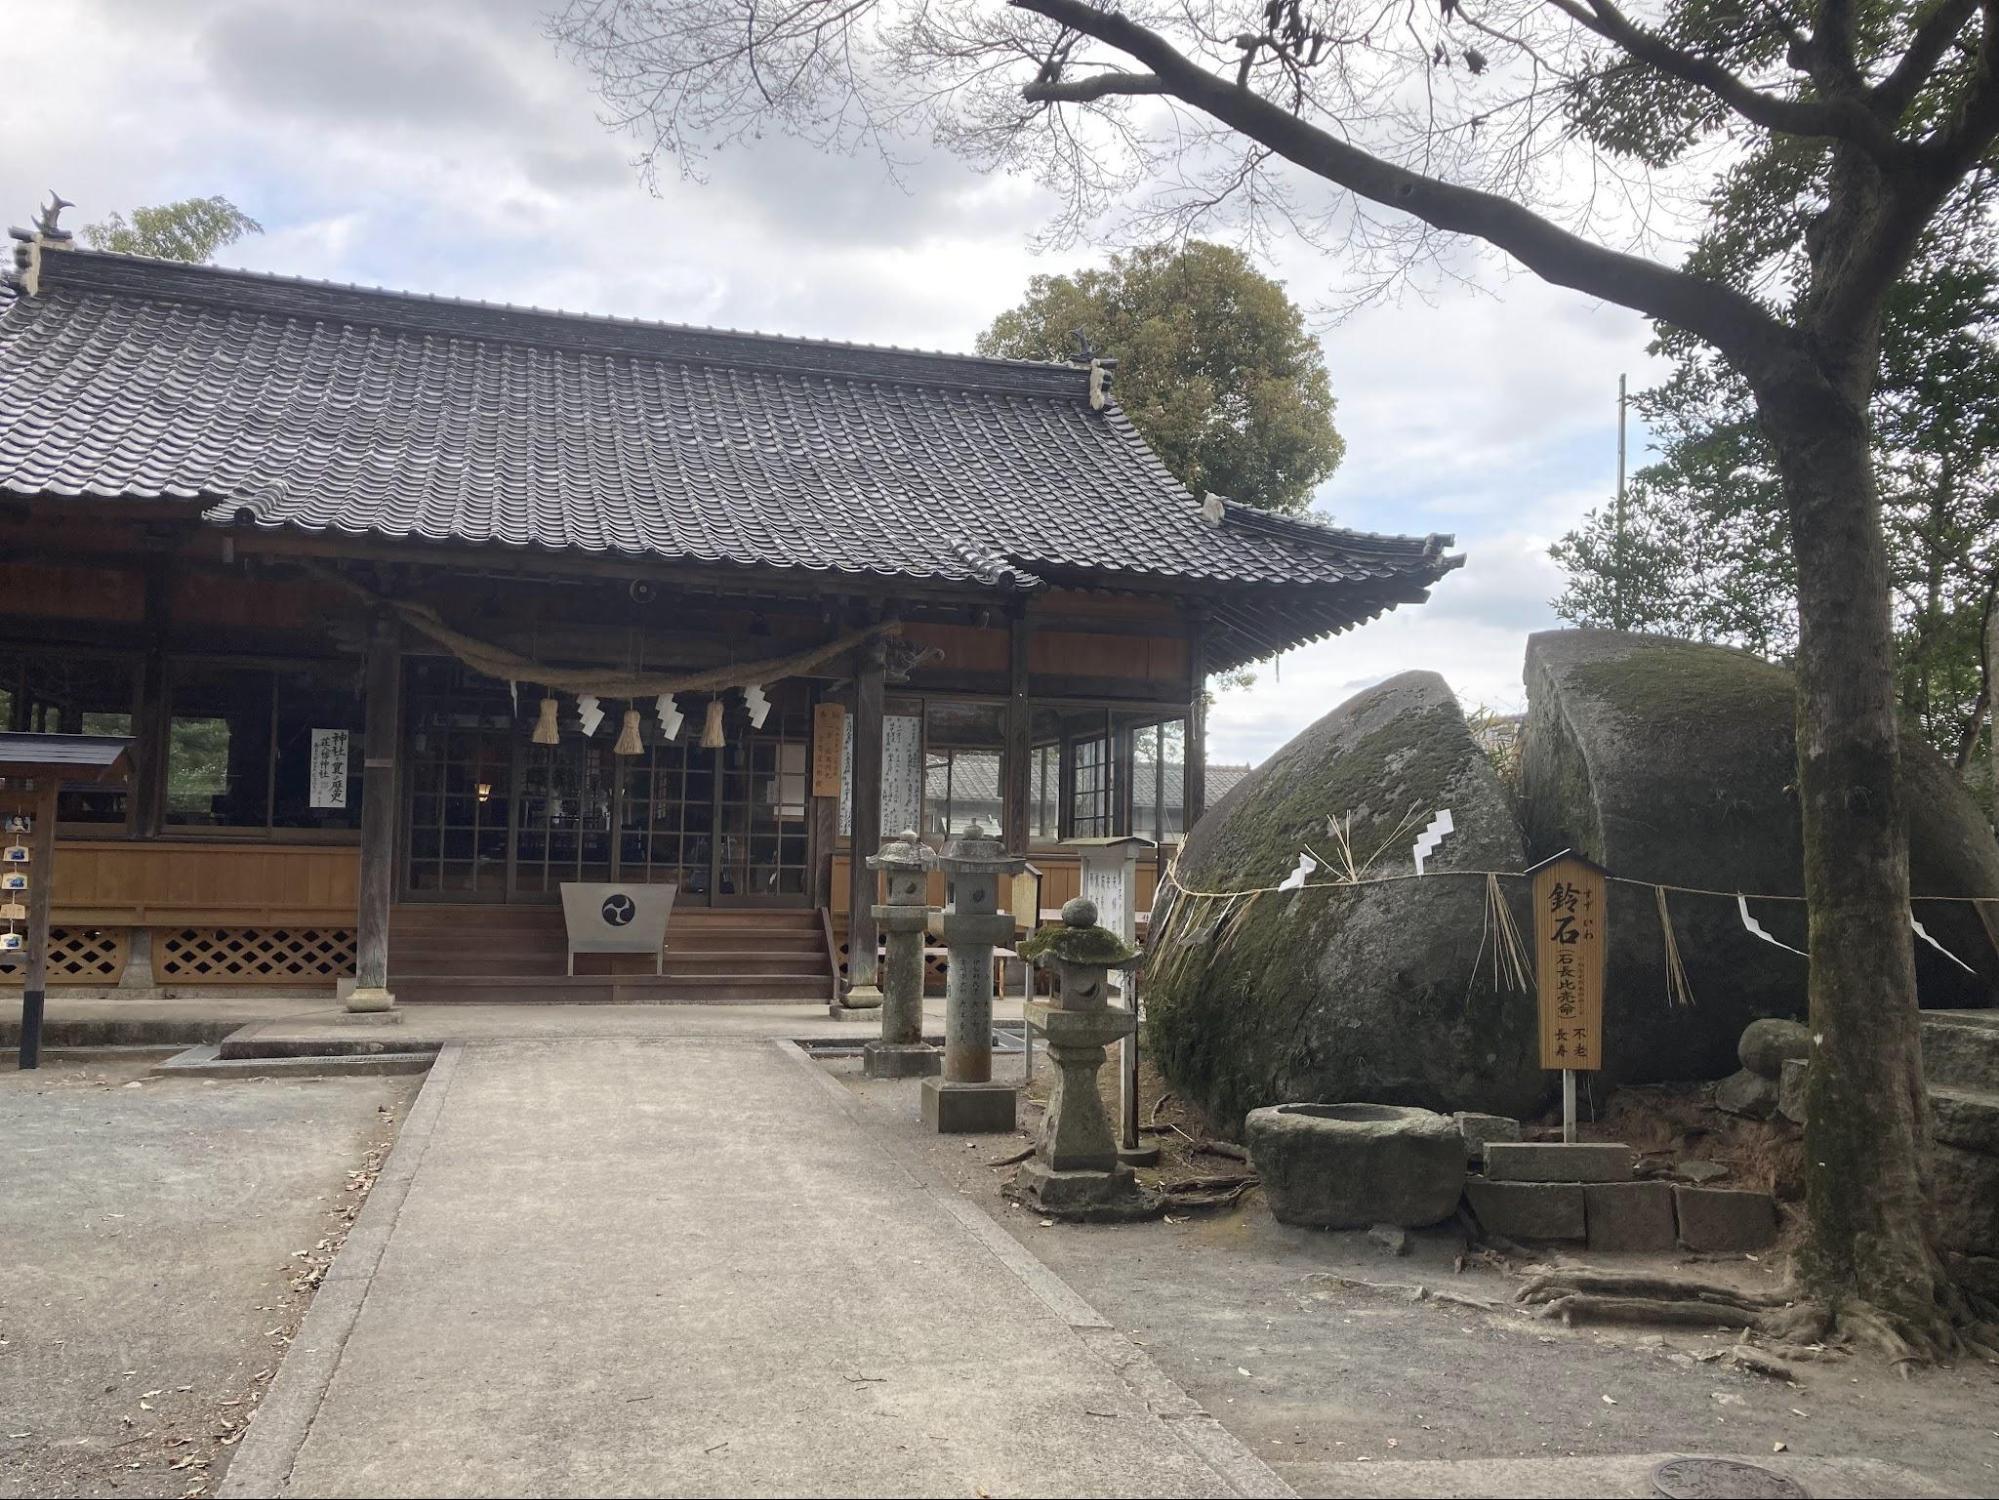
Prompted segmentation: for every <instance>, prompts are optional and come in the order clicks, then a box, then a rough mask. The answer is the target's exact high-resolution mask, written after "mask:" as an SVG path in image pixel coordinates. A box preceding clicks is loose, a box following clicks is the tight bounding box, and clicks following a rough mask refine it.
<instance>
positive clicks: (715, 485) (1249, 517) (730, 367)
mask: <svg viewBox="0 0 1999 1500" xmlns="http://www.w3.org/2000/svg"><path fill="white" fill-rule="evenodd" d="M0 490H5V491H8V492H12V493H15V494H23V495H47V496H101V497H130V498H169V499H185V500H188V501H190V502H196V503H199V504H200V505H201V506H202V507H203V513H204V515H205V516H206V518H207V519H208V520H210V521H211V522H213V523H216V524H221V525H253V526H258V527H265V528H290V529H296V530H300V531H307V532H320V533H334V534H348V535H354V536H364V535H365V536H374V537H384V538H393V539H401V540H419V541H431V542H440V543H460V544H472V545H502V546H509V547H516V548H530V547H533V548H544V549H551V550H562V551H580V552H589V553H603V554H619V555H624V556H627V557H633V558H647V557H650V558H659V559H670V560H675V561H683V562H692V563H708V564H735V565H742V566H749V567H761V568H773V569H787V570H791V569H802V570H815V571H826V572H838V573H843V574H849V575H875V576H877V577H888V578H904V579H917V580H924V581H929V582H938V583H945V584H965V585H968V586H972V587H982V588H997V589H1031V588H1034V587H1036V586H1038V585H1039V584H1041V583H1042V582H1046V581H1062V582H1067V583H1081V584H1084V585H1089V586H1097V587H1125V588H1140V589H1146V588H1162V587H1163V588H1171V589H1177V590H1198V591H1202V592H1203V593H1204V594H1205V593H1206V592H1207V591H1209V590H1219V591H1220V592H1219V594H1218V595H1217V596H1216V597H1217V598H1218V599H1219V600H1220V603H1219V604H1218V605H1217V608H1218V611H1223V612H1226V611H1228V610H1232V609H1241V610H1243V611H1246V613H1244V614H1243V615H1242V617H1241V618H1240V620H1237V621H1234V622H1231V621H1230V620H1229V619H1228V618H1226V617H1225V614H1218V619H1219V620H1220V624H1221V628H1222V629H1223V630H1224V631H1225V632H1229V631H1235V632H1239V633H1241V635H1242V639H1241V641H1240V642H1238V643H1237V644H1236V647H1235V649H1233V650H1228V649H1225V650H1224V651H1223V652H1222V655H1223V656H1225V657H1234V658H1238V659H1241V658H1246V657H1247V656H1249V655H1262V654H1265V653H1264V651H1263V650H1260V649H1255V648H1257V647H1259V646H1275V645H1290V644H1295V643H1296V642H1297V641H1298V640H1302V639H1306V638H1309V637H1310V636H1313V635H1318V634H1323V633H1326V632H1328V631H1332V630H1338V629H1344V628H1346V627H1347V626H1348V625H1351V624H1353V623H1356V622H1357V621H1359V620H1363V619H1367V618H1371V617H1372V616H1373V615H1374V614H1377V613H1379V612H1380V611H1381V610H1382V609H1384V608H1391V607H1393V605H1394V604H1396V603H1398V602H1408V601H1414V600H1418V599H1421V598H1423V597H1424V592H1423V591H1424V590H1425V589H1426V588H1427V586H1428V585H1429V584H1431V583H1433V582H1434V581H1435V580H1436V579H1437V578H1438V577H1440V576H1441V575H1442V574H1443V573H1444V572H1446V571H1447V570H1448V569H1449V568H1451V567H1452V566H1454V565H1455V564H1456V563H1457V561H1458V559H1456V558H1451V557H1447V556H1446V555H1445V551H1444V549H1445V548H1446V547H1447V546H1448V545H1449V541H1450V539H1449V538H1448V537H1434V536H1433V537H1423V538H1416V537H1378V536H1370V535H1366V534H1363V533H1357V532H1349V531H1342V530H1337V529H1334V528H1331V527H1326V526H1321V525H1317V524H1314V523H1311V522H1304V521H1295V520H1277V519H1273V518H1271V517H1268V516H1264V515H1262V514H1260V513H1258V512H1254V511H1249V510H1246V509H1245V508H1243V507H1238V506H1232V505H1224V506H1222V507H1220V512H1221V513H1220V518H1219V519H1218V520H1216V519H1210V518H1209V515H1207V514H1204V512H1203V510H1202V507H1201V506H1200V505H1199V504H1198V503H1197V502H1196V501H1195V500H1194V499H1193V497H1192V496H1190V495H1189V494H1188V493H1187V492H1186V491H1185V490H1184V489H1183V488H1182V487H1181V486H1180V485H1179V484H1178V483H1177V482H1176V481H1175V480H1174V479H1173V478H1172V477H1171V476H1170V475H1169V474H1167V472H1166V471H1165V469H1164V468H1162V467H1161V466H1160V464H1159V462H1158V460H1157V459H1156V458H1155V457H1154V456H1153V455H1152V453H1151V451H1150V450H1149V449H1148V448H1147V447H1146V446H1145V444H1144V442H1143V441H1142V440H1141V439H1140V438H1139V437H1138V435H1137V433H1136V432H1135V431H1134V430H1133V428H1132V427H1131V424H1130V423H1129V422H1128V421H1127V420H1126V419H1125V417H1124V415H1123V413H1122V412H1121V411H1119V410H1118V409H1117V407H1116V406H1115V404H1112V405H1110V406H1108V407H1107V408H1105V409H1104V410H1102V411H1093V410H1092V409H1091V407H1090V404H1089V400H1088V377H1087V371H1086V370H1085V369H1084V368H1082V367H1079V366H1071V365H1048V364H1036V363H1030V362H1026V361H1018V360H988V359H975V358H969V357H964V356H955V355H944V354H927V353H920V352H915V351H908V350H899V349H880V348H869V347H865V346H859V345H852V344H839V343H830V342H822V341H816V340H806V339H784V338H773V337H769V336H765V335H761V334H740V333H733V332H725V331H719V330H712V329H698V328H685V327H677V326H673V325H666V324H656V323H640V322H633V321H628V320H623V319H614V318H596V317H579V316H575V315H569V314H558V313H547V312H540V311H536V310H532V309H521V308H513V307H501V306H496V305H493V304H488V303H473V302H458V301H451V300H446V299H438V298H426V297H418V296H412V295H408V294H402V293H391V292H382V291H375V290H367V289H361V288H354V287H341V286H335V285H331V284H326V283H318V282H307V281H298V280H292V279H287V278H280V277H271V276H263V275H258V274H253V273H248V272H241V271H226V270H219V269H216V268H213V267H206V266H186V265H179V264H174V263H169V262H160V261H149V260H143V259H138V258H135V257H129V256H117V255H104V254H97V253H93V252H87V251H80V250H74V249H63V248H57V247H55V246H52V245H51V246H46V247H44V248H43V249H42V252H41V262H40V274H39V284H38V289H37V292H36V294H35V295H20V296H17V297H16V298H14V299H13V302H12V305H11V306H9V307H7V309H6V310H5V312H4V314H0Z"/></svg>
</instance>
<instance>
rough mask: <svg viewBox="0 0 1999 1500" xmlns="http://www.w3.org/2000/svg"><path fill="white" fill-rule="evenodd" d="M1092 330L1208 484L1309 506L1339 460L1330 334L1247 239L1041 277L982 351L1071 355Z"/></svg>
mask: <svg viewBox="0 0 1999 1500" xmlns="http://www.w3.org/2000/svg"><path fill="white" fill-rule="evenodd" d="M1078 331H1080V332H1081V333H1082V334H1083V335H1084V336H1085V337H1086V338H1087V339H1088V340H1089V342H1090V344H1091V346H1092V347H1093V348H1094V349H1096V350H1097V352H1099V353H1100V354H1102V355H1104V356H1106V357H1114V358H1115V359H1116V360H1117V361H1118V369H1117V377H1116V388H1115V393H1116V397H1117V401H1118V404H1119V405H1120V406H1122V407H1123V408H1124V412H1125V415H1126V416H1128V417H1130V418H1131V422H1132V425H1133V426H1134V427H1136V428H1137V429H1138V430H1139V432H1140V433H1141V434H1142V435H1143V436H1144V438H1145V440H1146V441H1147V442H1148V443H1150V444H1151V445H1152V448H1153V451H1154V452H1156V453H1157V454H1158V455H1159V457H1160V461H1161V462H1163V463H1164V464H1165V465H1166V467H1167V468H1168V469H1170V470H1171V471H1172V472H1173V474H1174V475H1175V477H1177V478H1178V479H1179V480H1180V482H1181V483H1182V484H1184V485H1186V486H1187V488H1188V489H1190V490H1192V491H1194V493H1195V494H1197V495H1204V494H1209V493H1214V494H1218V495H1225V496H1227V497H1228V498H1229V499H1231V500H1237V501H1240V502H1242V503H1243V504H1244V505H1254V506H1256V507H1258V508H1259V509H1262V510H1275V511H1296V510H1303V509H1304V508H1305V507H1306V506H1307V505H1308V504H1309V503H1310V502H1311V498H1312V491H1313V490H1314V489H1315V488H1316V487H1317V486H1318V484H1319V483H1320V481H1321V480H1323V479H1325V478H1326V477H1327V476H1328V475H1330V474H1331V473H1332V472H1333V470H1334V469H1335V468H1336V467H1338V465H1339V461H1340V457H1341V455H1342V453H1344V451H1345V448H1346V445H1345V444H1344V443H1343V442H1342V441H1341V440H1340V435H1339V433H1338V432H1336V431H1335V430H1334V428H1333V406H1334V402H1333V393H1332V386H1331V384H1330V382H1329V381H1328V380H1327V378H1326V364H1325V360H1324V358H1323V356H1322V355H1321V353H1320V350H1319V341H1318V340H1317V339H1315V338H1314V337H1312V335H1311V333H1310V332H1308V331H1307V329H1306V327H1305V320H1304V317H1303V316H1302V315H1301V314H1300V312H1299V311H1298V308H1297V307H1296V306H1295V305H1294V304H1293V303H1292V301H1291V299H1290V298H1289V297H1287V296H1286V295H1285V293H1284V288H1283V287H1282V286H1280V285H1278V284H1277V283H1276V282H1275V281H1272V280H1271V279H1270V278H1269V277H1268V276H1264V275H1262V274H1261V273H1259V272H1258V271H1257V270H1256V269H1255V268H1254V267H1253V266H1251V265H1250V263H1249V260H1248V258H1247V257H1246V256H1244V255H1243V253H1242V252H1241V251H1240V250H1236V249H1233V248H1231V247H1229V246H1226V245H1211V244H1207V243H1204V242H1203V241H1200V240H1189V241H1187V242H1186V243H1185V244H1183V245H1153V246H1149V247H1147V248H1145V249H1142V250H1135V251H1132V252H1131V253H1129V254H1126V255H1115V256H1112V257H1111V263H1110V265H1109V266H1108V267H1107V268H1106V269H1104V270H1091V271H1078V272H1076V273H1075V274H1074V275H1072V276H1036V277H1035V278H1034V279H1033V280H1032V281H1030V282H1029V283H1028V286H1027V296H1026V298H1025V300H1023V301H1022V302H1021V304H1020V305H1019V306H1018V307H1015V308H1012V309H1010V310H1009V311H1007V312H1003V313H1001V314H1000V315H999V317H997V318H995V319H994V320H993V325H992V327H990V328H988V329H987V330H986V331H985V332H984V333H983V334H981V335H980V336H979V345H978V347H979V352H980V353H981V354H988V355H995V356H999V357H1001V358H1009V359H1069V358H1072V357H1073V356H1074V353H1075V334H1076V332H1078Z"/></svg>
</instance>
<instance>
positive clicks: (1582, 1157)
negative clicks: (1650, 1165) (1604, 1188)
mask: <svg viewBox="0 0 1999 1500" xmlns="http://www.w3.org/2000/svg"><path fill="white" fill-rule="evenodd" d="M1632 1162H1633V1158H1632V1152H1631V1148H1630V1147H1629V1146H1625V1145H1621V1144H1618V1143H1616V1142H1610V1141H1570V1142H1562V1141H1491V1142H1488V1143H1487V1145H1486V1148H1485V1175H1486V1176H1487V1177H1488V1178H1490V1179H1491V1180H1492V1181H1494V1182H1629V1181H1630V1180H1631V1175H1632Z"/></svg>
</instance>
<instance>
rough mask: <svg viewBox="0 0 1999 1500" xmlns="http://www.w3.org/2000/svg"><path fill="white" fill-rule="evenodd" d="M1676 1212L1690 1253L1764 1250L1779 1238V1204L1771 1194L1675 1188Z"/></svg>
mask: <svg viewBox="0 0 1999 1500" xmlns="http://www.w3.org/2000/svg"><path fill="white" fill-rule="evenodd" d="M1673 1209H1674V1212H1675V1213H1676V1214H1677V1215H1678V1216H1679V1221H1680V1243H1681V1244H1682V1245H1685V1246H1686V1247H1687V1248H1688V1249H1689V1250H1722V1251H1731V1250H1734V1251H1740V1250H1763V1249H1767V1248H1768V1247H1769V1246H1770V1245H1771V1243H1772V1242H1774V1241H1775V1240H1776V1238H1777V1204H1776V1202H1775V1200H1774V1199H1772V1198H1771V1196H1770V1195H1769V1194H1768V1193H1757V1192H1751V1191H1749V1190H1748V1189H1746V1188H1713V1187H1676V1188H1674V1189H1673Z"/></svg>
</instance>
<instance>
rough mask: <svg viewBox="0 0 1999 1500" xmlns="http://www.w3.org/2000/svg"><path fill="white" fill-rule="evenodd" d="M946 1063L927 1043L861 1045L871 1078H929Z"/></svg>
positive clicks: (862, 1056) (865, 1070) (863, 1060)
mask: <svg viewBox="0 0 1999 1500" xmlns="http://www.w3.org/2000/svg"><path fill="white" fill-rule="evenodd" d="M943 1065H944V1054H943V1053H941V1052H939V1051H938V1050H937V1049H936V1048H935V1047H933V1046H931V1045H930V1044H929V1043H928V1042H913V1043H897V1042H868V1043H867V1044H866V1045H864V1046H863V1047H862V1048H861V1067H862V1070H863V1071H864V1072H866V1074H867V1076H868V1077H870V1078H929V1077H932V1076H934V1075H935V1074H936V1072H937V1070H938V1069H939V1068H941V1067H942V1066H943ZM1009 1128H1011V1127H1009Z"/></svg>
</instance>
